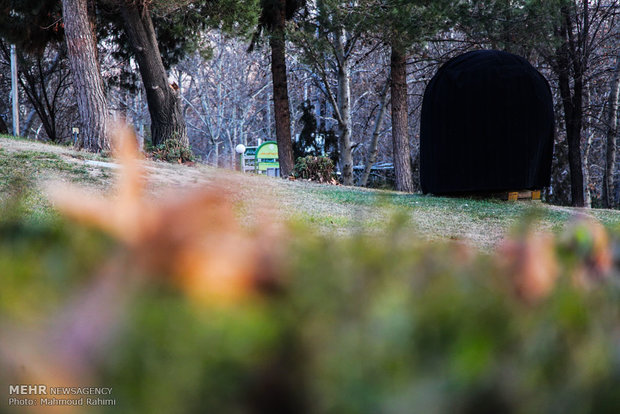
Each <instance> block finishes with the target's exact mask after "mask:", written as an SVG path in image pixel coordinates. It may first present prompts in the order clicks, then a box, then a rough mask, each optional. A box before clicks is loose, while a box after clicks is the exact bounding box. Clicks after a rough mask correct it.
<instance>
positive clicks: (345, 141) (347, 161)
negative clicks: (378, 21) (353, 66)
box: [336, 29, 353, 185]
mask: <svg viewBox="0 0 620 414" xmlns="http://www.w3.org/2000/svg"><path fill="white" fill-rule="evenodd" d="M345 41H346V32H345V31H344V29H341V30H340V31H339V33H337V34H336V53H337V54H338V61H339V62H338V76H337V77H338V94H337V101H338V113H339V114H340V115H339V120H338V121H339V122H338V126H339V129H340V141H339V144H340V165H341V172H342V183H343V184H344V185H353V154H352V151H351V130H352V127H353V121H352V120H351V73H350V71H351V70H350V67H349V65H350V62H349V59H348V57H347V56H345V52H344V44H345Z"/></svg>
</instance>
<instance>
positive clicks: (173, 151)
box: [153, 139, 194, 164]
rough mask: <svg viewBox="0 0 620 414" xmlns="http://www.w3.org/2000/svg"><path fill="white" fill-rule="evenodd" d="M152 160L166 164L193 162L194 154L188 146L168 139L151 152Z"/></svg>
mask: <svg viewBox="0 0 620 414" xmlns="http://www.w3.org/2000/svg"><path fill="white" fill-rule="evenodd" d="M153 158H154V159H156V160H160V161H166V162H178V163H179V164H181V163H184V162H190V161H194V154H193V153H192V149H191V148H190V147H189V146H188V145H184V144H182V143H181V142H180V141H179V140H176V139H168V140H166V141H164V142H163V143H162V144H159V145H158V146H156V147H155V149H154V150H153Z"/></svg>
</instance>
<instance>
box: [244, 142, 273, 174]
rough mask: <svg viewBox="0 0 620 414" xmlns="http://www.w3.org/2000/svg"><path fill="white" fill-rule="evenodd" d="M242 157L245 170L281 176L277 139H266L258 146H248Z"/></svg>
mask: <svg viewBox="0 0 620 414" xmlns="http://www.w3.org/2000/svg"><path fill="white" fill-rule="evenodd" d="M240 158H241V170H242V171H243V172H253V173H256V174H265V175H268V176H271V177H279V176H280V162H279V158H278V144H277V143H276V142H275V141H265V142H263V143H262V144H261V145H259V146H258V147H246V149H245V152H244V153H243V154H241V155H240Z"/></svg>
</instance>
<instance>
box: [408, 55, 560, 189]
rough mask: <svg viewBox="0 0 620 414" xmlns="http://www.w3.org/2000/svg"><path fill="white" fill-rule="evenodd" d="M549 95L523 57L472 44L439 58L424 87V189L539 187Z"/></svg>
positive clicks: (544, 172)
mask: <svg viewBox="0 0 620 414" xmlns="http://www.w3.org/2000/svg"><path fill="white" fill-rule="evenodd" d="M553 137H554V119H553V100H552V97H551V90H550V88H549V83H548V82H547V80H546V79H545V78H544V77H543V76H542V75H541V74H540V72H538V71H537V70H536V69H534V67H533V66H532V65H530V64H529V62H527V61H526V60H525V59H523V58H521V57H519V56H516V55H513V54H510V53H506V52H500V51H495V50H479V51H475V52H469V53H465V54H463V55H460V56H457V57H455V58H453V59H451V60H449V61H448V62H447V63H445V64H444V65H443V66H442V67H441V68H440V69H439V70H438V71H437V74H435V76H434V77H433V79H431V81H430V83H429V84H428V86H427V87H426V91H425V93H424V101H423V104H422V119H421V130H420V178H421V183H422V191H423V192H424V193H433V194H447V193H460V192H486V191H506V190H526V189H529V190H532V189H541V188H543V187H546V186H548V185H549V180H550V175H551V157H552V153H553Z"/></svg>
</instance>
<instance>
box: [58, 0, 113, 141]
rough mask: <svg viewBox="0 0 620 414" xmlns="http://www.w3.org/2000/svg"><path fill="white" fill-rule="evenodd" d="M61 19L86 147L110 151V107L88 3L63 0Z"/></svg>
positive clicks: (85, 0) (77, 0) (85, 1)
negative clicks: (98, 59) (98, 58)
mask: <svg viewBox="0 0 620 414" xmlns="http://www.w3.org/2000/svg"><path fill="white" fill-rule="evenodd" d="M62 16H63V21H64V25H65V38H66V40H67V56H68V57H69V64H70V66H71V73H72V75H73V86H74V89H75V94H76V96H77V103H78V112H79V114H80V119H81V121H82V131H81V135H82V140H83V144H84V147H85V148H86V149H88V150H90V151H96V152H98V151H101V150H106V149H109V148H110V141H109V140H108V121H109V113H108V106H107V102H106V96H105V88H104V83H103V78H102V77H101V71H100V69H99V63H98V61H97V40H96V37H95V33H94V30H93V26H92V21H91V20H90V18H89V14H88V4H87V0H62Z"/></svg>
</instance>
